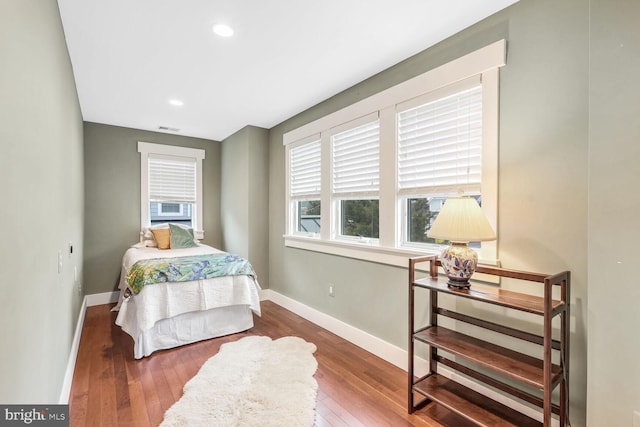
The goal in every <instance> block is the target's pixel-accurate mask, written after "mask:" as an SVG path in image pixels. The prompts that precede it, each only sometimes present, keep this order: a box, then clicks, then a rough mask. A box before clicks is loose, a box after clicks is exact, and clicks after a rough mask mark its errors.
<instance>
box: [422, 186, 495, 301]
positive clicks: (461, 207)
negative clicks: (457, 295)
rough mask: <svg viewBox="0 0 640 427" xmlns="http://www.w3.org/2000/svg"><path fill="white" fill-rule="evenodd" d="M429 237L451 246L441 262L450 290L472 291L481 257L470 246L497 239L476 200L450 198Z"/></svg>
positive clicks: (442, 255) (434, 223) (428, 234)
mask: <svg viewBox="0 0 640 427" xmlns="http://www.w3.org/2000/svg"><path fill="white" fill-rule="evenodd" d="M427 236H428V237H431V238H434V239H442V240H449V241H450V242H451V245H450V246H448V247H447V248H446V249H445V250H444V251H442V254H441V255H440V262H441V264H442V268H443V269H444V271H445V273H446V275H447V277H448V278H449V281H448V282H447V283H448V284H449V286H451V287H454V288H459V289H469V286H470V284H469V279H470V278H471V276H472V275H473V272H474V271H475V270H476V266H477V265H478V254H477V253H476V251H474V250H473V249H471V248H470V247H469V245H468V243H469V242H482V241H487V240H495V239H496V234H495V232H494V231H493V229H492V228H491V225H489V221H488V220H487V217H486V216H485V215H484V213H483V212H482V209H480V206H479V205H478V202H477V201H476V200H475V199H474V198H472V197H451V198H448V199H447V200H446V201H445V203H444V205H443V206H442V210H441V211H440V213H439V214H438V216H437V217H436V220H435V221H434V222H433V225H432V226H431V228H430V229H429V231H427Z"/></svg>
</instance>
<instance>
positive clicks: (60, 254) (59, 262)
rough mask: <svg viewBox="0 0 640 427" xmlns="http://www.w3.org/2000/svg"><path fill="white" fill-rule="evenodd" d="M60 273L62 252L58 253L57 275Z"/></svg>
mask: <svg viewBox="0 0 640 427" xmlns="http://www.w3.org/2000/svg"><path fill="white" fill-rule="evenodd" d="M60 273H62V251H58V274H60Z"/></svg>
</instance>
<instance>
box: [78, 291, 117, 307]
mask: <svg viewBox="0 0 640 427" xmlns="http://www.w3.org/2000/svg"><path fill="white" fill-rule="evenodd" d="M119 296H120V292H119V291H114V292H103V293H101V294H91V295H87V296H85V297H84V298H85V299H86V300H87V307H92V306H94V305H102V304H112V303H114V302H118V297H119Z"/></svg>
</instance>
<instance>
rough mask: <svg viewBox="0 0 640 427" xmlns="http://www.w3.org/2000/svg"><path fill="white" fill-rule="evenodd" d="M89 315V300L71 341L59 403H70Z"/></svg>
mask: <svg viewBox="0 0 640 427" xmlns="http://www.w3.org/2000/svg"><path fill="white" fill-rule="evenodd" d="M86 313H87V298H86V297H85V298H84V299H83V300H82V305H81V306H80V313H79V314H78V321H77V322H76V330H75V332H74V334H73V341H71V349H70V350H69V360H68V361H67V369H66V371H65V373H64V379H63V380H62V390H61V391H60V398H59V399H58V403H59V404H61V405H66V404H68V403H69V395H70V393H71V382H72V381H73V373H74V371H75V369H76V359H77V358H78V350H79V349H80V336H81V335H82V325H84V316H85V314H86Z"/></svg>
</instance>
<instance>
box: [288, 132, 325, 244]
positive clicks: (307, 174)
mask: <svg viewBox="0 0 640 427" xmlns="http://www.w3.org/2000/svg"><path fill="white" fill-rule="evenodd" d="M320 159H321V156H320V140H319V139H316V138H315V137H314V138H311V141H310V142H309V141H302V143H301V144H300V145H297V146H296V147H293V148H291V149H290V150H289V171H290V173H289V200H290V203H291V209H292V210H293V211H294V212H295V214H294V215H292V218H293V219H294V223H293V224H292V226H291V229H292V230H294V232H295V233H301V234H306V235H312V236H313V235H317V234H318V233H320V223H321V217H320V215H321V210H320V207H321V202H320V189H321V182H320V177H321V170H320V166H321V162H320Z"/></svg>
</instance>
